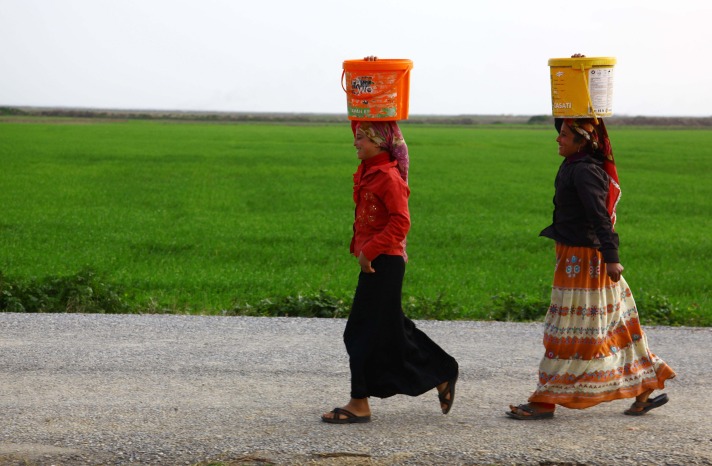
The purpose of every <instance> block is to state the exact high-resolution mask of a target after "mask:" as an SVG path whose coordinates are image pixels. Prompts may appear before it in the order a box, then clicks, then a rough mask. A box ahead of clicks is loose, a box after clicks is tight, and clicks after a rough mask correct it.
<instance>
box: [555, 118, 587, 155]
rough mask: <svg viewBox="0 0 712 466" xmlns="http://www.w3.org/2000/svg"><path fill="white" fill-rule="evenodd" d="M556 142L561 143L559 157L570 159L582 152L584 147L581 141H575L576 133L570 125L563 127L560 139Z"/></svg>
mask: <svg viewBox="0 0 712 466" xmlns="http://www.w3.org/2000/svg"><path fill="white" fill-rule="evenodd" d="M556 142H558V143H559V155H560V156H562V157H570V156H572V155H574V154H576V153H577V152H579V151H580V150H581V146H582V145H583V144H582V142H581V141H579V142H576V141H575V140H574V132H573V131H572V130H571V128H569V127H568V125H566V124H563V125H561V132H560V133H559V137H557V138H556Z"/></svg>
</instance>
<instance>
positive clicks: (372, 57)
mask: <svg viewBox="0 0 712 466" xmlns="http://www.w3.org/2000/svg"><path fill="white" fill-rule="evenodd" d="M363 59H364V60H366V61H376V60H378V57H377V56H375V55H369V56H367V57H363Z"/></svg>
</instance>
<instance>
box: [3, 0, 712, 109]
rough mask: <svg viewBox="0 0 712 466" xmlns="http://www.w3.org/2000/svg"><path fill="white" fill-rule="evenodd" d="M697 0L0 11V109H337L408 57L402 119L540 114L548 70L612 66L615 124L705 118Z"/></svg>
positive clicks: (709, 78) (311, 1) (710, 104)
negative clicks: (347, 64) (360, 65)
mask: <svg viewBox="0 0 712 466" xmlns="http://www.w3.org/2000/svg"><path fill="white" fill-rule="evenodd" d="M711 23H712V2H711V1H709V0H595V1H594V0H588V1H584V0H569V1H549V0H429V1H424V0H378V1H376V0H371V1H364V0H301V1H299V0H0V106H1V105H12V106H62V107H88V108H112V109H157V110H205V111H235V112H298V113H345V112H346V98H345V95H344V91H343V90H342V89H341V85H340V82H339V81H340V78H341V71H342V64H343V61H344V60H346V59H356V58H361V57H363V56H365V55H377V56H379V57H382V58H409V59H411V60H413V62H414V69H413V71H412V76H411V99H410V113H411V114H420V115H422V114H437V115H460V114H515V115H538V114H550V112H551V96H550V85H549V67H548V65H547V61H548V59H549V58H554V57H567V56H569V55H571V54H572V53H576V52H580V53H584V54H586V55H587V56H607V57H615V58H616V59H617V61H618V63H617V65H616V66H615V81H614V100H613V111H614V114H615V115H619V116H622V115H648V116H710V115H712V90H711V89H710V88H711V85H712V59H711V58H710V50H712V26H710V24H711Z"/></svg>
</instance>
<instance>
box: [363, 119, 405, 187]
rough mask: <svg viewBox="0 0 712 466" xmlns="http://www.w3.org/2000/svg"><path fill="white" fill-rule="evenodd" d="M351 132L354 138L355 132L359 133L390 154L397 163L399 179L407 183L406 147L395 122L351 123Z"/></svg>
mask: <svg viewBox="0 0 712 466" xmlns="http://www.w3.org/2000/svg"><path fill="white" fill-rule="evenodd" d="M351 130H352V131H353V132H354V136H356V132H358V131H361V132H363V134H365V135H366V137H367V138H368V139H370V140H371V141H373V142H374V143H376V144H378V147H380V148H381V149H383V150H384V151H386V152H388V153H390V154H391V157H393V158H394V159H395V160H396V162H398V171H399V172H400V175H401V178H403V181H405V182H406V183H407V182H408V166H409V165H410V161H409V158H408V146H407V145H406V144H405V140H404V139H403V133H401V130H400V128H399V127H398V123H396V122H395V121H352V122H351Z"/></svg>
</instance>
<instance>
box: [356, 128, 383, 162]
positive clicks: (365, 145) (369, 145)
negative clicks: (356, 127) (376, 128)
mask: <svg viewBox="0 0 712 466" xmlns="http://www.w3.org/2000/svg"><path fill="white" fill-rule="evenodd" d="M354 147H355V148H356V154H357V155H358V158H359V159H361V160H368V159H370V158H371V157H373V156H374V155H378V154H380V153H381V152H383V149H381V148H380V147H378V144H376V143H375V142H373V141H371V140H370V139H368V137H367V136H366V135H365V134H363V131H356V136H354Z"/></svg>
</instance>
